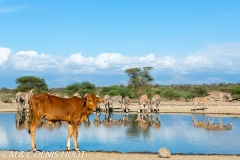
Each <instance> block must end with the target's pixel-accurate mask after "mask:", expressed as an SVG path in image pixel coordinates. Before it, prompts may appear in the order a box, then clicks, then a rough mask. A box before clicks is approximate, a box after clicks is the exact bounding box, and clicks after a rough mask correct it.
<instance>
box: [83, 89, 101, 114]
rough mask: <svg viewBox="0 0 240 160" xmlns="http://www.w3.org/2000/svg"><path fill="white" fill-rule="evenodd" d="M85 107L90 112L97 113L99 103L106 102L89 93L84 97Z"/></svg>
mask: <svg viewBox="0 0 240 160" xmlns="http://www.w3.org/2000/svg"><path fill="white" fill-rule="evenodd" d="M84 101H85V107H87V108H88V110H90V111H92V112H93V111H95V110H96V109H97V108H98V103H101V102H104V100H103V99H102V98H101V97H96V95H95V94H91V93H88V94H87V95H86V96H85V97H84Z"/></svg>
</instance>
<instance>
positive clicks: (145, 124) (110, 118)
mask: <svg viewBox="0 0 240 160" xmlns="http://www.w3.org/2000/svg"><path fill="white" fill-rule="evenodd" d="M103 117H104V118H103ZM116 117H118V118H116ZM134 117H135V116H131V118H130V117H129V113H121V114H120V117H119V116H117V114H114V113H113V112H109V113H106V114H105V113H104V115H101V112H96V114H95V118H94V119H93V120H92V122H91V121H90V119H89V117H88V118H87V119H86V120H84V121H83V122H82V123H81V126H83V127H84V128H86V129H88V128H90V126H91V124H92V123H93V125H94V127H99V126H101V125H103V127H105V128H109V127H111V126H117V127H120V126H125V127H129V126H130V124H131V122H132V121H134V120H135V118H134ZM101 118H103V119H101ZM133 118H134V119H133ZM15 119H16V129H17V130H23V129H26V130H29V125H30V120H31V118H30V114H29V113H28V112H17V113H16V116H15ZM135 121H137V123H138V126H139V128H140V129H141V130H146V129H147V128H149V127H152V128H156V129H158V128H160V126H161V123H160V118H159V114H152V113H151V114H140V113H139V114H138V116H137V119H136V120H135ZM62 126H65V127H67V126H68V123H67V122H65V121H56V122H49V121H47V120H46V119H45V118H42V120H41V121H40V122H39V124H38V129H41V128H44V129H47V130H49V131H53V130H56V129H59V128H60V127H62Z"/></svg>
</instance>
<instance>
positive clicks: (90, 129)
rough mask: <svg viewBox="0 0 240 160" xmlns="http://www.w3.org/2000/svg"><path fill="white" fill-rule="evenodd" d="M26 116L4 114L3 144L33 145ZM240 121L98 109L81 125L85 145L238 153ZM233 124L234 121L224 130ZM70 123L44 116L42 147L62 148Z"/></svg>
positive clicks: (8, 147) (39, 135) (14, 147)
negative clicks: (116, 112) (113, 111)
mask: <svg viewBox="0 0 240 160" xmlns="http://www.w3.org/2000/svg"><path fill="white" fill-rule="evenodd" d="M28 116H29V115H28V114H26V113H21V112H18V113H4V114H0V150H23V151H24V150H31V142H30V135H29V134H28V132H27V130H28V125H27V124H29V117H28ZM104 123H105V124H104ZM239 123H240V118H239V117H221V116H213V115H211V116H209V115H196V114H194V115H178V114H156V113H151V114H148V113H143V114H142V113H139V114H130V113H128V114H127V113H122V114H105V113H98V114H95V113H94V114H92V115H90V116H89V119H87V120H86V121H85V122H83V123H82V124H81V125H80V126H79V145H80V149H81V150H87V151H98V150H103V151H119V152H157V151H158V149H159V148H162V147H166V148H168V149H169V150H170V151H171V152H172V153H184V154H187V153H194V154H197V153H204V154H214V153H215V154H239V153H240V150H239V148H240V143H238V142H239V141H240V137H239V132H240V126H239V125H238V124H239ZM215 124H216V125H215ZM229 124H230V125H231V124H232V126H233V127H231V129H230V130H224V129H225V128H226V129H227V126H229ZM210 125H214V126H215V128H217V127H216V126H218V127H219V128H220V127H221V128H222V129H221V130H219V128H217V129H215V130H213V129H212V128H211V127H210ZM223 128H224V129H223ZM67 129H68V123H66V122H57V123H54V124H49V123H48V122H47V121H45V120H44V119H42V121H41V123H40V124H39V131H38V132H37V135H36V141H37V144H38V148H39V149H40V150H44V151H46V150H50V151H54V150H55V151H56V150H64V149H65V146H66V139H65V138H64V137H66V135H67ZM96 133H97V134H96Z"/></svg>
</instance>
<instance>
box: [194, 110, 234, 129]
mask: <svg viewBox="0 0 240 160" xmlns="http://www.w3.org/2000/svg"><path fill="white" fill-rule="evenodd" d="M202 117H203V121H198V120H197V119H196V115H195V114H193V115H192V119H193V125H194V127H196V128H205V129H207V130H213V131H221V130H231V129H232V123H231V122H230V123H228V125H223V122H222V118H221V117H218V118H217V119H218V123H214V119H215V118H214V117H213V118H212V120H210V117H208V122H207V121H206V117H205V115H203V116H202Z"/></svg>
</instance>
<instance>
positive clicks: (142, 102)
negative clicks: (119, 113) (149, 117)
mask: <svg viewBox="0 0 240 160" xmlns="http://www.w3.org/2000/svg"><path fill="white" fill-rule="evenodd" d="M147 104H148V96H147V95H142V96H140V97H139V98H138V112H140V111H141V110H146V108H145V107H146V106H147ZM142 105H143V108H142Z"/></svg>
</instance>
